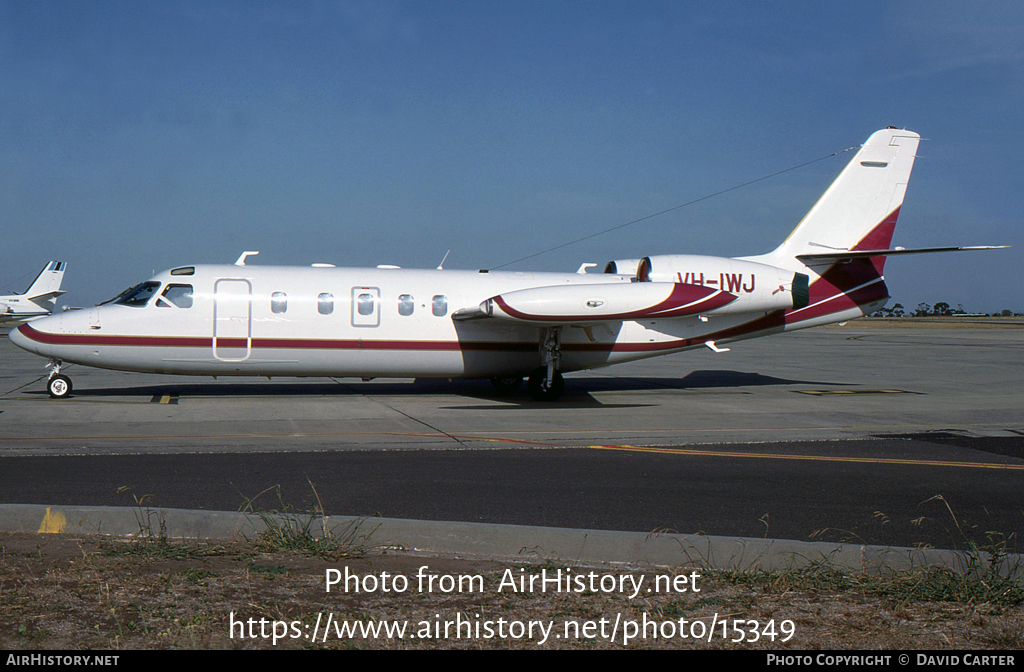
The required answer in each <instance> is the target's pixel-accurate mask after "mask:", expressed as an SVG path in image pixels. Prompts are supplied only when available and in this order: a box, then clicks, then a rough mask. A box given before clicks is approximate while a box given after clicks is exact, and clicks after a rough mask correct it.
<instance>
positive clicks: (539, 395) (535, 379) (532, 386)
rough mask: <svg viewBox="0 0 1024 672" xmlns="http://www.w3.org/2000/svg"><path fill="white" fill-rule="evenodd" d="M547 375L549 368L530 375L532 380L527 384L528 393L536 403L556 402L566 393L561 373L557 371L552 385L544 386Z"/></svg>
mask: <svg viewBox="0 0 1024 672" xmlns="http://www.w3.org/2000/svg"><path fill="white" fill-rule="evenodd" d="M547 374H548V370H547V368H545V367H543V366H541V367H539V368H537V369H536V370H534V372H533V373H531V374H530V380H529V381H527V383H526V391H527V392H529V393H530V396H531V397H533V398H534V399H535V400H536V401H555V400H556V399H558V398H559V397H560V396H562V392H564V391H565V379H563V378H562V374H561V373H559V372H558V371H555V375H553V376H552V377H551V384H550V385H545V384H544V379H545V378H547Z"/></svg>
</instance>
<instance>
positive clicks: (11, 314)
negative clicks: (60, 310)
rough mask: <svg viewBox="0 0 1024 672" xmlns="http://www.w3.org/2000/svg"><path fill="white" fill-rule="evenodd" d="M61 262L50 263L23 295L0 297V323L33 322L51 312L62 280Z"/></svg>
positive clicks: (63, 264)
mask: <svg viewBox="0 0 1024 672" xmlns="http://www.w3.org/2000/svg"><path fill="white" fill-rule="evenodd" d="M66 267H67V264H65V263H64V262H63V261H51V262H49V263H48V264H46V266H43V270H41V271H39V275H37V276H36V279H35V280H33V281H32V284H31V285H29V287H28V289H26V290H25V292H24V293H23V294H8V295H6V296H0V322H24V321H26V320H34V319H37V318H40V317H43V316H45V315H49V314H50V313H52V312H53V308H54V306H55V305H56V300H57V297H58V296H60V295H61V294H64V293H65V292H62V291H60V284H61V282H62V281H63V280H64V269H65V268H66Z"/></svg>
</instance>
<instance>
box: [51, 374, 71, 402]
mask: <svg viewBox="0 0 1024 672" xmlns="http://www.w3.org/2000/svg"><path fill="white" fill-rule="evenodd" d="M46 391H47V392H49V393H50V397H51V398H53V399H63V398H65V397H67V396H69V395H70V394H71V379H70V378H68V377H67V376H65V375H64V374H62V373H58V374H57V375H56V376H54V377H52V378H50V380H48V381H46Z"/></svg>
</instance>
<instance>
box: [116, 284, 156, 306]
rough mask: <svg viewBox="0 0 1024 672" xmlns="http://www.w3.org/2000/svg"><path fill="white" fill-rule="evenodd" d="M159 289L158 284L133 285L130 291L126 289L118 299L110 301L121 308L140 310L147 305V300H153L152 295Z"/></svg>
mask: <svg viewBox="0 0 1024 672" xmlns="http://www.w3.org/2000/svg"><path fill="white" fill-rule="evenodd" d="M159 288H160V283H159V282H143V283H141V284H138V285H135V286H134V287H132V288H131V289H126V290H125V291H123V292H121V294H120V295H119V296H118V297H116V298H114V299H111V301H113V302H114V303H119V304H121V305H122V306H132V307H134V308H141V307H142V306H144V305H146V304H147V303H149V300H150V299H151V298H153V295H154V294H156V290H157V289H159Z"/></svg>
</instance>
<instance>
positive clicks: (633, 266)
mask: <svg viewBox="0 0 1024 672" xmlns="http://www.w3.org/2000/svg"><path fill="white" fill-rule="evenodd" d="M639 267H640V260H639V259H616V260H615V261H609V262H608V263H607V264H605V265H604V272H605V273H614V274H616V275H631V276H633V277H634V278H635V277H636V272H637V269H638V268H639Z"/></svg>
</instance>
